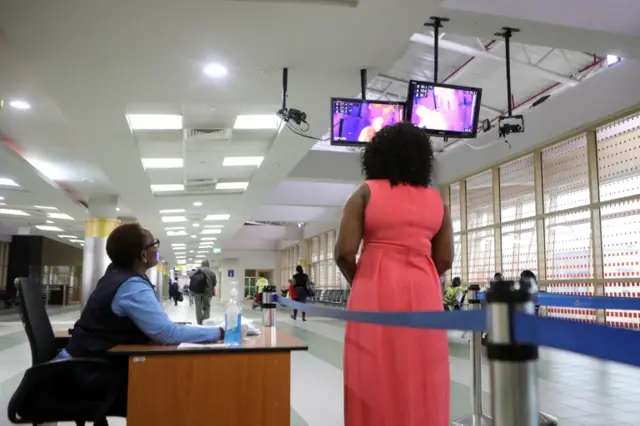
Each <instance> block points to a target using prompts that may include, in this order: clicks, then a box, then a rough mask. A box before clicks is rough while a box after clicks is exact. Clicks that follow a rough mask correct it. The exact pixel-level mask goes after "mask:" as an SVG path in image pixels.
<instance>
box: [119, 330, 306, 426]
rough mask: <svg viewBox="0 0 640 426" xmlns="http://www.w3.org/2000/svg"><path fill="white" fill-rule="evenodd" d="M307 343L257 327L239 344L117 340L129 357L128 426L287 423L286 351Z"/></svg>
mask: <svg viewBox="0 0 640 426" xmlns="http://www.w3.org/2000/svg"><path fill="white" fill-rule="evenodd" d="M307 349H308V347H307V346H306V345H304V344H302V343H301V342H299V341H298V340H296V339H294V338H293V337H291V336H289V335H288V334H286V333H284V332H283V331H281V330H278V329H277V328H264V329H262V334H261V335H260V336H256V337H250V338H248V340H246V341H245V342H244V343H243V344H242V345H241V346H239V347H216V348H196V349H191V348H190V349H178V348H177V347H176V346H156V345H121V346H116V347H115V348H113V349H111V351H110V353H111V354H113V355H114V356H128V357H129V393H128V401H127V407H128V409H127V411H128V412H127V425H128V426H143V425H144V426H147V425H154V426H165V425H166V426H182V425H214V424H215V425H225V426H287V425H290V422H291V419H290V404H291V390H290V386H291V351H299V350H307Z"/></svg>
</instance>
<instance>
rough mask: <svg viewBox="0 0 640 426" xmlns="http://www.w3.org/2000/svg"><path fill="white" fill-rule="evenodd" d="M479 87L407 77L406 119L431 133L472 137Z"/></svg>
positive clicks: (474, 127)
mask: <svg viewBox="0 0 640 426" xmlns="http://www.w3.org/2000/svg"><path fill="white" fill-rule="evenodd" d="M481 97H482V89H480V88H477V87H463V86H452V85H449V84H436V83H431V82H425V81H415V80H411V81H410V82H409V96H408V98H407V119H408V120H409V121H410V122H411V123H412V124H414V125H416V126H418V127H421V128H423V129H425V130H426V131H427V133H429V134H431V135H435V136H444V137H456V138H475V137H476V133H477V131H478V114H479V113H480V101H481Z"/></svg>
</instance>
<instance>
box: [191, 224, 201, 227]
mask: <svg viewBox="0 0 640 426" xmlns="http://www.w3.org/2000/svg"><path fill="white" fill-rule="evenodd" d="M191 226H193V227H194V228H197V227H198V226H200V224H199V223H194V224H192V225H191Z"/></svg>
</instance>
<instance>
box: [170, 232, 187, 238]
mask: <svg viewBox="0 0 640 426" xmlns="http://www.w3.org/2000/svg"><path fill="white" fill-rule="evenodd" d="M184 235H187V233H186V232H185V231H167V237H182V236H184Z"/></svg>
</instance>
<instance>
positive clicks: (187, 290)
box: [182, 284, 193, 306]
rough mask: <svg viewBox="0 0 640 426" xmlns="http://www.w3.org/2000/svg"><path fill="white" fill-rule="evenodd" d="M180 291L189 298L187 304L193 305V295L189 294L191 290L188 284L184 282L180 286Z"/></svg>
mask: <svg viewBox="0 0 640 426" xmlns="http://www.w3.org/2000/svg"><path fill="white" fill-rule="evenodd" d="M182 293H183V294H185V295H186V296H187V297H188V298H189V306H191V305H193V296H192V294H191V290H190V289H189V284H185V285H183V286H182Z"/></svg>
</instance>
